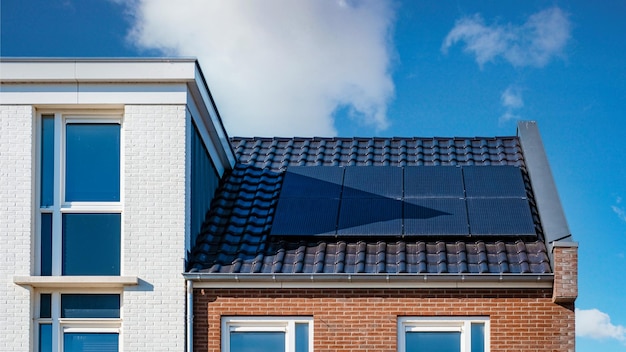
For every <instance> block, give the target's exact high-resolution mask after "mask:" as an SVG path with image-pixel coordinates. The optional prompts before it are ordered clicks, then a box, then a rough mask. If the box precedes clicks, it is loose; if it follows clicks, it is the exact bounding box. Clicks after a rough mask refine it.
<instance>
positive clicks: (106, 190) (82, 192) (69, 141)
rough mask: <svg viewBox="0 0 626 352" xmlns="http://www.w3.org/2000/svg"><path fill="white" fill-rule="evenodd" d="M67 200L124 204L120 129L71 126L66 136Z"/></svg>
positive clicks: (101, 125) (108, 125) (100, 125)
mask: <svg viewBox="0 0 626 352" xmlns="http://www.w3.org/2000/svg"><path fill="white" fill-rule="evenodd" d="M65 143H66V144H65V153H66V160H65V163H66V165H65V200H66V201H105V202H117V201H119V200H120V125H119V124H112V123H70V124H67V126H66V135H65Z"/></svg>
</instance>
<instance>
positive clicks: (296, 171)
mask: <svg viewBox="0 0 626 352" xmlns="http://www.w3.org/2000/svg"><path fill="white" fill-rule="evenodd" d="M271 234H272V235H277V236H383V237H386V236H536V231H535V222H534V220H533V216H532V213H531V209H530V204H529V202H528V199H527V195H526V185H525V183H524V179H523V174H522V170H521V169H520V168H518V167H515V166H504V165H503V166H463V167H456V166H410V167H393V166H379V167H362V166H347V167H330V166H319V167H315V166H295V167H289V168H288V169H287V170H286V171H285V177H284V181H283V185H282V190H281V194H280V196H279V199H278V205H277V209H276V212H275V215H274V221H273V224H272V229H271Z"/></svg>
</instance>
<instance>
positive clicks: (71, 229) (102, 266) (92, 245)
mask: <svg viewBox="0 0 626 352" xmlns="http://www.w3.org/2000/svg"><path fill="white" fill-rule="evenodd" d="M120 232H121V216H120V214H63V263H62V264H63V275H119V274H120V241H121V239H120Z"/></svg>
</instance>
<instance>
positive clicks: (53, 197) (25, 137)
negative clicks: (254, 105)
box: [0, 59, 234, 351]
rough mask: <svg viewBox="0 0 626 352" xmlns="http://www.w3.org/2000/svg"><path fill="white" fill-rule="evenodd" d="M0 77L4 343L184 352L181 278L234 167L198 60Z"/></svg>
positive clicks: (6, 346) (27, 63)
mask: <svg viewBox="0 0 626 352" xmlns="http://www.w3.org/2000/svg"><path fill="white" fill-rule="evenodd" d="M0 77H1V79H2V86H1V88H0V102H1V103H2V104H1V106H0V126H1V127H0V134H1V138H0V153H2V157H1V158H0V163H1V164H0V170H1V172H0V175H1V176H0V178H1V181H0V190H1V191H0V212H1V213H2V214H4V215H5V216H3V217H2V219H1V220H0V229H1V230H0V237H1V239H0V242H1V243H2V245H0V258H2V259H0V260H1V261H2V264H1V265H0V270H1V271H2V275H1V276H0V281H1V283H0V297H2V300H0V311H2V312H3V313H2V315H3V317H2V319H0V325H1V329H2V331H3V333H2V334H0V350H2V351H83V350H90V349H89V348H92V349H91V350H94V349H93V348H94V347H93V346H98V347H96V349H95V350H98V351H118V348H119V350H120V351H185V350H188V347H187V345H188V344H189V343H190V340H189V339H188V336H187V333H186V331H187V329H186V326H187V324H188V323H187V319H186V316H187V313H186V307H187V304H186V300H187V294H186V286H185V280H184V278H183V277H182V276H181V273H182V272H183V271H184V269H185V265H186V264H185V262H186V259H187V253H188V252H189V250H190V243H191V242H192V241H194V240H195V238H194V234H197V233H198V230H199V228H200V225H201V223H202V221H203V219H204V214H205V213H206V211H207V210H208V206H209V204H210V201H211V198H212V196H213V193H214V191H215V189H216V188H217V185H218V182H219V179H220V177H221V176H222V175H223V174H224V172H225V171H226V170H229V169H230V168H231V167H232V164H233V162H234V155H233V153H232V150H231V147H230V145H229V143H228V140H227V137H226V133H225V131H224V130H223V128H222V125H221V122H220V117H219V115H218V114H217V110H216V109H215V106H214V103H213V101H212V99H211V96H210V93H209V91H208V88H207V86H206V84H205V82H204V78H203V77H202V73H201V71H200V69H199V66H198V64H197V62H196V61H195V60H185V59H181V60H8V59H3V60H2V61H1V62H0Z"/></svg>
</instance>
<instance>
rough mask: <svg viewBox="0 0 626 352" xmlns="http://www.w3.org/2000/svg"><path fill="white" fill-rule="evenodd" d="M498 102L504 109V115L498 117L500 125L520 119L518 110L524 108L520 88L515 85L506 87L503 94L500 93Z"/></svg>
mask: <svg viewBox="0 0 626 352" xmlns="http://www.w3.org/2000/svg"><path fill="white" fill-rule="evenodd" d="M500 101H501V102H502V106H503V107H504V109H505V112H504V114H502V116H500V123H504V122H507V121H510V120H519V119H521V117H520V115H519V114H518V113H517V112H518V110H519V109H521V108H522V107H524V99H523V98H522V89H521V88H520V87H518V86H515V85H511V86H509V87H507V88H506V89H505V90H504V92H502V95H501V96H500Z"/></svg>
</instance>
